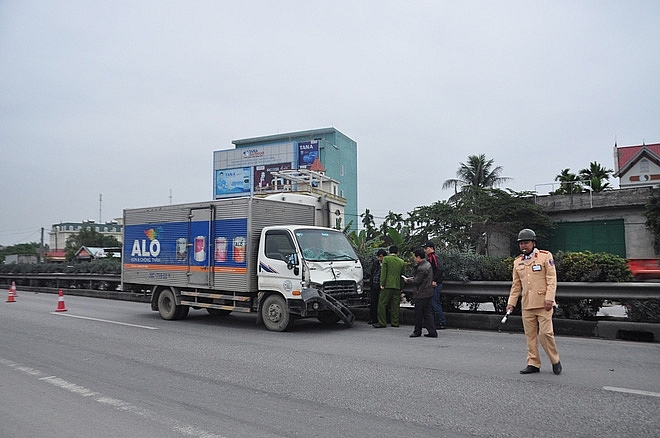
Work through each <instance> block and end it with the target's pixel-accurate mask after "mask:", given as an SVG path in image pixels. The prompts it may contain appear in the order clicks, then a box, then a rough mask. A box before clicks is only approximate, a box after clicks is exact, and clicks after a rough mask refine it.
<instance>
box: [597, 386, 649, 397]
mask: <svg viewBox="0 0 660 438" xmlns="http://www.w3.org/2000/svg"><path fill="white" fill-rule="evenodd" d="M603 389H604V390H605V391H614V392H625V393H626V394H636V395H647V396H649V397H660V392H651V391H642V390H639V389H629V388H617V387H616V386H603Z"/></svg>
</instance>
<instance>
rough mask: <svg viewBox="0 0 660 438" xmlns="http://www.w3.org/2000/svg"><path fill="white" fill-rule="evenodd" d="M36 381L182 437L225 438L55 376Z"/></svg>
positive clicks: (23, 368) (30, 370)
mask: <svg viewBox="0 0 660 438" xmlns="http://www.w3.org/2000/svg"><path fill="white" fill-rule="evenodd" d="M0 365H5V366H7V367H9V368H12V369H14V370H16V371H20V372H23V373H25V374H27V375H29V376H41V375H43V374H44V373H43V372H41V371H39V370H35V369H34V368H30V367H27V366H20V365H19V364H17V363H14V362H11V361H9V360H6V359H4V358H1V357H0ZM38 380H39V381H41V382H46V383H49V384H51V385H53V386H56V387H58V388H61V389H64V390H66V391H69V392H70V393H72V394H76V395H79V396H81V397H90V398H92V399H93V400H94V401H96V402H97V403H99V404H101V405H104V406H109V407H111V408H113V409H117V410H118V411H123V412H128V413H130V414H133V415H137V416H140V417H143V418H145V419H147V420H150V421H154V422H156V423H159V424H167V425H168V427H169V428H170V429H171V430H172V431H174V432H177V433H180V434H181V435H184V436H188V437H193V438H226V437H225V436H223V435H216V434H214V433H211V432H207V431H205V430H203V429H199V428H198V427H195V426H192V425H190V424H185V423H182V422H180V421H179V420H175V419H173V418H169V417H164V416H162V415H159V414H158V413H156V412H153V411H150V410H148V409H144V408H141V407H139V406H136V405H134V404H131V403H128V402H125V401H123V400H119V399H116V398H112V397H108V396H105V395H103V394H101V393H99V392H95V391H92V390H91V389H88V388H85V387H84V386H80V385H76V384H75V383H72V382H69V381H66V380H64V379H61V378H59V377H57V376H46V377H39V378H38Z"/></svg>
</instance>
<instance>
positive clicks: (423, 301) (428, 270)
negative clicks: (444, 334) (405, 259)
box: [404, 249, 438, 338]
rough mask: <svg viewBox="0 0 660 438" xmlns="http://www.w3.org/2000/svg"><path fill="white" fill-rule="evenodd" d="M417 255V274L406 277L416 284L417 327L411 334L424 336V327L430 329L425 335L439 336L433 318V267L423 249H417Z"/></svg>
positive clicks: (415, 316)
mask: <svg viewBox="0 0 660 438" xmlns="http://www.w3.org/2000/svg"><path fill="white" fill-rule="evenodd" d="M414 257H415V264H416V265H417V266H415V276H414V277H406V278H404V280H405V282H406V283H408V284H411V285H413V286H416V290H415V292H414V293H413V301H414V302H415V313H414V318H415V329H414V331H413V332H412V334H411V335H410V337H411V338H418V337H420V336H422V327H424V328H426V330H427V331H428V333H427V334H425V335H424V336H426V337H428V338H437V337H438V332H437V331H436V329H435V320H434V318H433V307H432V304H431V301H432V300H433V267H432V266H431V264H430V263H429V261H428V260H426V254H425V253H424V251H423V250H422V249H416V250H415V252H414Z"/></svg>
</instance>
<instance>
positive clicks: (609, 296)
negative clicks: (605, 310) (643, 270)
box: [442, 281, 660, 300]
mask: <svg viewBox="0 0 660 438" xmlns="http://www.w3.org/2000/svg"><path fill="white" fill-rule="evenodd" d="M510 289H511V282H510V281H467V282H463V281H445V282H444V283H443V287H442V293H443V294H446V295H470V296H504V297H506V296H509V290H510ZM556 296H557V299H561V298H578V299H603V300H618V299H624V298H627V299H631V300H648V299H660V283H642V282H634V283H633V282H631V283H582V282H580V283H577V282H559V283H557V294H556Z"/></svg>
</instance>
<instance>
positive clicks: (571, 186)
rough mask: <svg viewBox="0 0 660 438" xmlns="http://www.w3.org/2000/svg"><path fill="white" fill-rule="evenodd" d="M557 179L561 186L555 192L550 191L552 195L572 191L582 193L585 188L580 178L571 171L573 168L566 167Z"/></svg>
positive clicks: (568, 193)
mask: <svg viewBox="0 0 660 438" xmlns="http://www.w3.org/2000/svg"><path fill="white" fill-rule="evenodd" d="M555 181H559V188H558V189H557V190H555V191H554V192H550V194H551V195H570V194H572V193H582V192H583V191H584V188H583V187H582V184H581V183H580V178H579V177H578V176H577V175H576V174H574V173H571V169H568V168H566V169H564V170H562V171H561V173H560V174H559V175H557V176H556V177H555Z"/></svg>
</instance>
